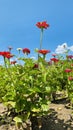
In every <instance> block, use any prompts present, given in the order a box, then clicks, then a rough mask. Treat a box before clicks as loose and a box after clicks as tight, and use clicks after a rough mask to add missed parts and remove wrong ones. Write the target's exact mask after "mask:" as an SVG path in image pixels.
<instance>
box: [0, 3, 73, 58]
mask: <svg viewBox="0 0 73 130" xmlns="http://www.w3.org/2000/svg"><path fill="white" fill-rule="evenodd" d="M39 21H47V23H48V24H50V27H49V28H48V29H46V30H44V37H43V46H42V48H44V49H49V50H51V51H52V52H54V50H55V49H56V47H57V46H58V45H61V44H62V43H64V42H66V43H67V44H68V46H72V45H73V0H0V51H4V50H7V47H8V46H12V47H13V53H17V51H16V49H17V48H19V47H21V48H25V47H27V48H29V49H30V50H31V56H35V54H34V49H35V48H39V42H40V29H38V28H37V27H36V26H35V24H36V23H37V22H39Z"/></svg>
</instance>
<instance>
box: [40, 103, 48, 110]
mask: <svg viewBox="0 0 73 130" xmlns="http://www.w3.org/2000/svg"><path fill="white" fill-rule="evenodd" d="M41 108H42V110H43V111H48V110H49V106H48V105H45V104H43V105H41Z"/></svg>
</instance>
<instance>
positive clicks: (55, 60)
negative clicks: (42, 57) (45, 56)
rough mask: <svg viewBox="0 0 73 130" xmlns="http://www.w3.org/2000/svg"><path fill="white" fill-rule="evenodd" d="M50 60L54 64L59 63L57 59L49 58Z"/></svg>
mask: <svg viewBox="0 0 73 130" xmlns="http://www.w3.org/2000/svg"><path fill="white" fill-rule="evenodd" d="M50 60H51V61H53V62H55V63H56V62H58V61H59V59H57V58H51V59H50Z"/></svg>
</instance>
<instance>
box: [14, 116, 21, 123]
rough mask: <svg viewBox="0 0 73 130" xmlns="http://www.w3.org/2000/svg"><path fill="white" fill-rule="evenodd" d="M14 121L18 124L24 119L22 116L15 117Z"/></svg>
mask: <svg viewBox="0 0 73 130" xmlns="http://www.w3.org/2000/svg"><path fill="white" fill-rule="evenodd" d="M13 120H14V121H15V122H16V123H22V118H21V117H20V116H16V117H14V118H13Z"/></svg>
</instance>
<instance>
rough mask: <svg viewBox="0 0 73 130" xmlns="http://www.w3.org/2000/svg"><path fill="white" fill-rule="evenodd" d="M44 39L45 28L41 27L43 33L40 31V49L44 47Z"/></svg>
mask: <svg viewBox="0 0 73 130" xmlns="http://www.w3.org/2000/svg"><path fill="white" fill-rule="evenodd" d="M42 41H43V28H41V33H40V50H41V49H42Z"/></svg>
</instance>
